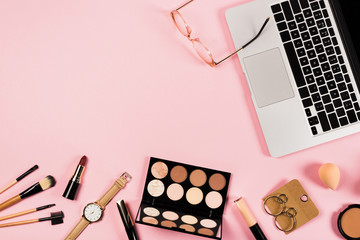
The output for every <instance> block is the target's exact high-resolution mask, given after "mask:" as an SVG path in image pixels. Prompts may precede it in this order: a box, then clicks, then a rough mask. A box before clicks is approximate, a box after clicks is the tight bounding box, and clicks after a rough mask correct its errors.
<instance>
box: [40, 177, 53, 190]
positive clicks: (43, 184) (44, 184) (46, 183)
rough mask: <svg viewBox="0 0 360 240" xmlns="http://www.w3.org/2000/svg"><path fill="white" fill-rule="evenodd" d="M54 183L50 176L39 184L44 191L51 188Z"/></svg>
mask: <svg viewBox="0 0 360 240" xmlns="http://www.w3.org/2000/svg"><path fill="white" fill-rule="evenodd" d="M55 183H56V181H55V179H54V177H53V176H50V175H49V176H47V177H46V178H44V179H43V180H41V181H40V182H39V184H40V186H41V188H42V190H46V189H48V188H51V187H53V186H54V185H55Z"/></svg>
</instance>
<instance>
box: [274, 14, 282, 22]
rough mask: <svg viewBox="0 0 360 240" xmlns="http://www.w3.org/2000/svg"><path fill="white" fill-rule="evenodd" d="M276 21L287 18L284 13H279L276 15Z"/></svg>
mask: <svg viewBox="0 0 360 240" xmlns="http://www.w3.org/2000/svg"><path fill="white" fill-rule="evenodd" d="M274 18H275V21H276V22H281V21H284V20H285V17H284V14H282V13H277V14H275V15H274Z"/></svg>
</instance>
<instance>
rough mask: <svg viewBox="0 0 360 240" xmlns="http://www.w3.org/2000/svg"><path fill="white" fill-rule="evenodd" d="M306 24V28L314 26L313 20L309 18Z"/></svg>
mask: <svg viewBox="0 0 360 240" xmlns="http://www.w3.org/2000/svg"><path fill="white" fill-rule="evenodd" d="M306 24H307V25H308V27H312V26H314V25H315V19H314V18H312V17H310V18H308V19H306Z"/></svg>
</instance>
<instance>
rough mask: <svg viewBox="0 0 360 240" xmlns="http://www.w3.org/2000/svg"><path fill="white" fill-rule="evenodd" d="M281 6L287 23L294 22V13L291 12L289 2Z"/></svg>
mask: <svg viewBox="0 0 360 240" xmlns="http://www.w3.org/2000/svg"><path fill="white" fill-rule="evenodd" d="M281 6H282V9H283V12H284V14H285V19H286V20H287V21H290V20H293V19H294V14H293V12H292V10H291V7H290V4H289V2H282V3H281Z"/></svg>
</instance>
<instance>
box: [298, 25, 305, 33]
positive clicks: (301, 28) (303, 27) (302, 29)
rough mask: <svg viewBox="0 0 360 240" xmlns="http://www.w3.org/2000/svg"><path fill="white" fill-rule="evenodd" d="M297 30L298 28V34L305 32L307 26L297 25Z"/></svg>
mask: <svg viewBox="0 0 360 240" xmlns="http://www.w3.org/2000/svg"><path fill="white" fill-rule="evenodd" d="M298 28H299V30H300V32H303V31H306V30H307V26H306V24H305V23H300V24H299V25H298Z"/></svg>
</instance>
